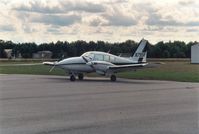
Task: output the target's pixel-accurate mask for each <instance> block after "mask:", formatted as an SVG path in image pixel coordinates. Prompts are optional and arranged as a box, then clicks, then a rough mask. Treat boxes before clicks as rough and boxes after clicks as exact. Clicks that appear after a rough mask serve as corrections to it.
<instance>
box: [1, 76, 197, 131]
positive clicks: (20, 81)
mask: <svg viewBox="0 0 199 134" xmlns="http://www.w3.org/2000/svg"><path fill="white" fill-rule="evenodd" d="M198 104H199V83H182V82H168V81H149V80H148V81H146V80H126V79H118V81H117V82H110V81H109V79H106V78H87V79H86V80H84V81H75V82H70V81H69V80H68V79H66V78H64V77H62V76H34V75H0V134H198V133H199V125H198V120H199V106H198Z"/></svg>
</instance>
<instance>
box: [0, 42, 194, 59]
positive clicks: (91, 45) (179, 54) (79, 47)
mask: <svg viewBox="0 0 199 134" xmlns="http://www.w3.org/2000/svg"><path fill="white" fill-rule="evenodd" d="M196 43H197V42H189V43H185V42H183V41H173V42H171V41H170V42H163V41H161V42H158V43H156V44H150V43H148V45H147V46H148V57H149V58H190V55H191V46H192V45H194V44H196ZM137 46H138V43H137V42H135V41H133V40H127V41H125V42H117V43H109V42H104V41H97V42H94V41H90V42H86V41H82V40H78V41H74V42H70V43H69V42H67V41H57V42H56V43H54V42H51V43H42V44H36V43H34V42H32V43H14V42H12V41H4V40H0V58H5V57H6V54H5V51H4V50H5V49H12V56H17V55H19V54H21V56H22V58H32V56H33V53H36V52H38V51H51V52H52V54H53V55H52V58H61V57H63V56H64V57H73V56H80V55H81V54H83V53H84V52H87V51H103V52H110V53H111V54H115V55H118V54H120V53H133V52H135V50H136V48H137Z"/></svg>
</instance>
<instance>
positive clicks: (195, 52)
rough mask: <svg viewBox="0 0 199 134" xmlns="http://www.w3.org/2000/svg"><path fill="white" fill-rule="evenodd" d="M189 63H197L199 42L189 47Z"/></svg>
mask: <svg viewBox="0 0 199 134" xmlns="http://www.w3.org/2000/svg"><path fill="white" fill-rule="evenodd" d="M191 63H199V44H196V45H193V46H192V47H191Z"/></svg>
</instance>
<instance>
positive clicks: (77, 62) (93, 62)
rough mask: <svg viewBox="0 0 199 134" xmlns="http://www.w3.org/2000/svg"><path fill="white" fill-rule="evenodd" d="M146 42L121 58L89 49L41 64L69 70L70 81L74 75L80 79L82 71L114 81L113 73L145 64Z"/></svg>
mask: <svg viewBox="0 0 199 134" xmlns="http://www.w3.org/2000/svg"><path fill="white" fill-rule="evenodd" d="M146 44H147V41H146V40H144V39H143V40H141V41H140V43H139V46H138V48H137V50H136V52H135V53H134V55H132V56H131V57H129V58H123V57H120V56H116V55H112V54H110V53H105V52H99V51H89V52H86V53H84V54H82V55H81V56H80V57H72V58H67V59H63V60H61V61H58V62H43V64H44V65H50V66H53V68H54V67H59V68H62V69H64V70H65V71H66V72H69V74H70V75H71V77H70V79H71V81H74V80H75V76H76V75H78V77H79V79H80V80H82V79H83V74H84V73H91V72H96V73H98V74H100V75H107V76H111V80H112V81H115V80H116V76H115V75H114V74H115V73H117V72H121V71H125V70H131V69H134V70H135V69H138V68H142V67H143V66H145V65H147V63H146V56H147V51H146ZM53 68H52V69H53ZM52 69H51V70H52Z"/></svg>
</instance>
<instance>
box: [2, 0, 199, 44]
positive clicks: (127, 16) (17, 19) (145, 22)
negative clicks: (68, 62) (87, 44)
mask: <svg viewBox="0 0 199 134" xmlns="http://www.w3.org/2000/svg"><path fill="white" fill-rule="evenodd" d="M0 7H1V10H0V39H3V40H12V41H14V42H36V43H42V42H52V41H54V42H56V41H57V40H61V41H69V42H71V41H75V40H85V41H91V40H93V41H97V40H104V41H109V42H122V41H125V40H128V39H131V40H135V41H139V40H140V39H142V38H145V39H147V40H149V41H150V42H151V43H156V42H158V41H169V40H171V41H173V40H182V41H186V42H189V41H199V1H198V0H0Z"/></svg>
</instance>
